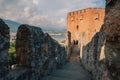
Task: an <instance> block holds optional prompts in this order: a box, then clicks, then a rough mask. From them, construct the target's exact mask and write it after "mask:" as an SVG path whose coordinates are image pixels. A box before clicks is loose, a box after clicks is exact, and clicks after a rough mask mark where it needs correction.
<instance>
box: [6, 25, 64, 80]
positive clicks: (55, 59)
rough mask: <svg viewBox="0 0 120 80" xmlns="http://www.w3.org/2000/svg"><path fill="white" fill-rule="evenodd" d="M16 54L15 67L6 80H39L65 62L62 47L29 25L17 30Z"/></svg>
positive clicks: (38, 29)
mask: <svg viewBox="0 0 120 80" xmlns="http://www.w3.org/2000/svg"><path fill="white" fill-rule="evenodd" d="M16 53H17V65H16V67H15V69H14V70H12V71H10V73H9V74H8V75H7V78H6V79H7V80H9V79H10V80H20V79H21V80H26V79H30V80H41V79H42V78H43V77H44V76H47V75H48V74H49V73H50V72H51V71H52V70H54V69H56V68H58V67H60V66H61V65H63V64H64V63H65V61H66V51H65V48H64V47H62V46H61V45H59V43H57V42H56V41H55V40H54V39H52V38H51V37H50V36H49V35H48V34H47V33H46V34H44V33H43V32H42V30H41V29H40V28H38V27H34V26H29V25H21V26H20V27H19V28H18V32H17V39H16ZM15 72H16V74H14V75H12V73H15Z"/></svg>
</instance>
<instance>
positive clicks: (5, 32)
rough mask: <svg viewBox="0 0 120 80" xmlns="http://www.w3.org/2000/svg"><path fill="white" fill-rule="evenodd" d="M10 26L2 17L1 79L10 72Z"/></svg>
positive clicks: (0, 44) (0, 21)
mask: <svg viewBox="0 0 120 80" xmlns="http://www.w3.org/2000/svg"><path fill="white" fill-rule="evenodd" d="M8 49H9V27H8V26H7V25H6V24H5V23H4V21H3V20H2V19H0V79H1V78H2V77H5V75H6V74H7V73H8V71H9V69H8V59H7V58H8Z"/></svg>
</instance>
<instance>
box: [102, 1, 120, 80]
mask: <svg viewBox="0 0 120 80" xmlns="http://www.w3.org/2000/svg"><path fill="white" fill-rule="evenodd" d="M104 25H105V28H104V30H105V37H106V43H105V57H106V58H105V60H106V65H107V68H108V70H109V71H110V72H111V76H112V77H113V79H114V80H120V0H107V3H106V17H105V24H104Z"/></svg>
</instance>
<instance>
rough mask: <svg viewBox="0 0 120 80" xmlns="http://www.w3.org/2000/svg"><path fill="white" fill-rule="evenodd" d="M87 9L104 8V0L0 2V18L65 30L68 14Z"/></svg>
mask: <svg viewBox="0 0 120 80" xmlns="http://www.w3.org/2000/svg"><path fill="white" fill-rule="evenodd" d="M88 7H91V8H104V7H105V0H0V17H1V18H4V19H10V20H14V21H17V22H20V23H27V24H32V25H37V26H39V25H42V26H50V27H58V28H65V26H66V15H67V13H68V12H70V11H75V10H80V9H84V8H88Z"/></svg>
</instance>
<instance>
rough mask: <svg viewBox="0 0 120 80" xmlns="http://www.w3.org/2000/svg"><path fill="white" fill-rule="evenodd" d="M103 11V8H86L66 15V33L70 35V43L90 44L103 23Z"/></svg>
mask: <svg viewBox="0 0 120 80" xmlns="http://www.w3.org/2000/svg"><path fill="white" fill-rule="evenodd" d="M104 15H105V10H104V9H103V8H87V9H83V10H78V11H73V12H70V13H68V15H67V31H69V32H70V33H71V42H73V41H74V40H78V42H79V43H81V41H84V43H85V44H87V43H88V42H90V40H91V39H92V37H93V36H94V35H95V33H96V32H98V31H99V30H100V27H101V25H102V24H103V22H104V20H103V19H104Z"/></svg>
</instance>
